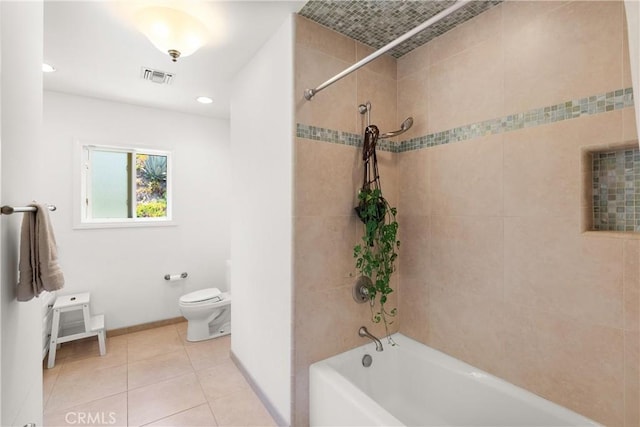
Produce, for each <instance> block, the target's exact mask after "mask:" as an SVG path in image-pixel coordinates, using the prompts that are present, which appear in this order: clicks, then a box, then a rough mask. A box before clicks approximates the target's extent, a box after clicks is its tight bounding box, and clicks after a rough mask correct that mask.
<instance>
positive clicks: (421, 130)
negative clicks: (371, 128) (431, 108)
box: [397, 72, 429, 140]
mask: <svg viewBox="0 0 640 427" xmlns="http://www.w3.org/2000/svg"><path fill="white" fill-rule="evenodd" d="M427 82H428V79H427V73H426V72H419V73H414V74H411V75H410V76H407V77H405V78H403V79H401V80H398V118H397V120H398V124H400V123H402V121H404V120H405V119H406V118H407V117H413V126H411V129H409V130H408V131H406V132H405V133H403V134H402V137H400V138H399V139H401V140H407V139H411V138H414V137H420V136H423V135H427V134H428V133H429V114H428V110H427V108H428V107H427V97H428V88H427Z"/></svg>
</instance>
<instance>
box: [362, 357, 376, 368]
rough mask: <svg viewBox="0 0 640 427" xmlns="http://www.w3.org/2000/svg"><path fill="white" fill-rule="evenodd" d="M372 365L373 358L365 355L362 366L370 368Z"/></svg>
mask: <svg viewBox="0 0 640 427" xmlns="http://www.w3.org/2000/svg"><path fill="white" fill-rule="evenodd" d="M372 363H373V358H372V357H371V356H370V355H368V354H365V355H364V356H362V366H364V367H365V368H368V367H369V366H371V364H372Z"/></svg>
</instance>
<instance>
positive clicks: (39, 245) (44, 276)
mask: <svg viewBox="0 0 640 427" xmlns="http://www.w3.org/2000/svg"><path fill="white" fill-rule="evenodd" d="M30 206H33V207H35V208H36V209H37V211H36V212H25V213H24V218H23V219H22V229H21V231H20V263H19V267H18V268H19V271H20V278H19V281H18V287H17V289H16V297H17V298H18V301H29V300H30V299H32V298H33V297H35V296H38V295H40V293H41V292H42V291H43V290H45V291H49V292H51V291H56V290H58V289H61V288H62V287H63V286H64V276H63V275H62V270H61V269H60V266H59V265H58V249H57V248H56V238H55V236H54V235H53V228H52V227H51V222H50V221H49V209H47V207H46V206H43V205H37V204H33V205H30Z"/></svg>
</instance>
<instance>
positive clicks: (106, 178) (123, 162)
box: [80, 145, 171, 225]
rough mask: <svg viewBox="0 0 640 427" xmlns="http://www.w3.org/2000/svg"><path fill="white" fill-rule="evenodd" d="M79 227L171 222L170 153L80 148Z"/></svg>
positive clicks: (98, 147) (90, 146)
mask: <svg viewBox="0 0 640 427" xmlns="http://www.w3.org/2000/svg"><path fill="white" fill-rule="evenodd" d="M81 152H82V174H81V175H82V186H81V199H80V200H81V205H82V209H81V210H82V219H81V223H82V224H120V225H124V224H131V223H158V222H167V221H170V220H171V179H170V178H171V175H170V173H171V153H169V152H167V151H157V150H148V149H138V148H123V147H108V146H98V145H81Z"/></svg>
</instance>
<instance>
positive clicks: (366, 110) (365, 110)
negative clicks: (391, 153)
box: [358, 101, 413, 139]
mask: <svg viewBox="0 0 640 427" xmlns="http://www.w3.org/2000/svg"><path fill="white" fill-rule="evenodd" d="M358 111H359V112H360V114H362V115H365V114H366V115H367V126H371V102H369V101H367V102H365V103H364V104H360V105H358ZM411 126H413V117H408V118H407V119H406V120H405V121H404V122H402V124H401V125H400V129H398V130H394V131H391V132H386V133H383V134H381V135H380V136H378V139H386V138H393V137H394V136H398V135H401V134H403V133H405V132H406V131H408V130H409V129H410V128H411Z"/></svg>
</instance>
